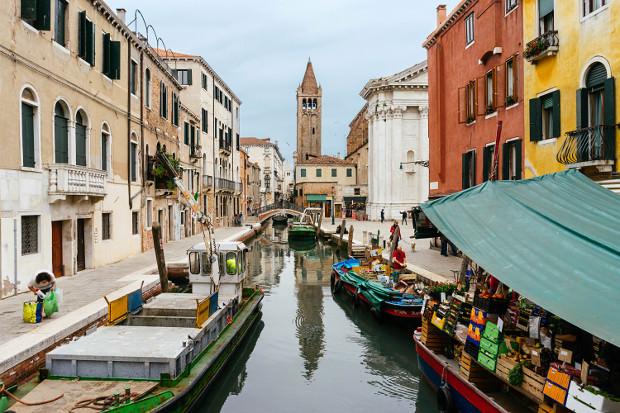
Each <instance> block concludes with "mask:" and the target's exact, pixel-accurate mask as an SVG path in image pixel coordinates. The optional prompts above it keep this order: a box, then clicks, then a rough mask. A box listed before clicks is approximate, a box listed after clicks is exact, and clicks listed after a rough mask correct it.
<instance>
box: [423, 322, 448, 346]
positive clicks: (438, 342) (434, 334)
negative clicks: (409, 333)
mask: <svg viewBox="0 0 620 413" xmlns="http://www.w3.org/2000/svg"><path fill="white" fill-rule="evenodd" d="M420 341H422V343H423V344H424V345H425V346H426V347H428V348H429V349H431V350H433V351H436V352H438V353H442V352H443V349H444V347H445V346H446V345H447V344H448V343H449V342H450V337H448V335H447V334H445V333H444V332H442V331H441V330H439V329H438V328H437V327H435V326H434V325H432V324H431V323H430V321H429V320H423V321H422V337H421V339H420Z"/></svg>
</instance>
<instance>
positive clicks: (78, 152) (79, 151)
mask: <svg viewBox="0 0 620 413" xmlns="http://www.w3.org/2000/svg"><path fill="white" fill-rule="evenodd" d="M75 163H76V164H77V165H82V166H86V126H84V125H80V124H76V125H75Z"/></svg>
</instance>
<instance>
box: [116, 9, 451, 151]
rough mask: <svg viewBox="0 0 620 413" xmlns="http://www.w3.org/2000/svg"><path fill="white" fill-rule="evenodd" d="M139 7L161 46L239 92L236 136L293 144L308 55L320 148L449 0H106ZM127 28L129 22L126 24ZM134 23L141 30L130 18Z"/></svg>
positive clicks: (409, 57)
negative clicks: (318, 90) (197, 58)
mask: <svg viewBox="0 0 620 413" xmlns="http://www.w3.org/2000/svg"><path fill="white" fill-rule="evenodd" d="M107 1H108V3H109V4H110V6H111V7H113V8H117V7H124V8H126V9H127V12H128V13H127V15H128V16H127V22H130V21H131V20H132V19H133V16H134V12H135V9H136V8H138V9H140V10H141V12H142V14H144V16H145V18H146V19H147V23H149V24H152V25H153V26H154V27H155V30H156V31H157V34H158V35H159V36H160V37H162V38H163V39H164V41H165V43H166V45H167V46H168V48H170V49H172V50H175V51H181V52H186V53H191V54H199V55H202V56H203V57H204V58H205V59H206V60H207V61H208V62H209V64H210V65H211V66H212V67H213V68H214V69H215V70H216V71H217V73H218V74H219V75H220V77H222V78H223V79H224V81H225V82H226V83H227V84H228V86H229V87H230V88H231V89H232V90H233V91H234V92H235V93H236V94H237V96H239V97H240V99H241V100H242V102H243V104H242V106H241V136H257V137H270V138H272V140H277V141H278V143H279V145H280V148H281V150H282V152H283V154H284V156H285V157H286V158H287V159H290V157H291V154H292V152H293V151H294V150H295V146H296V136H295V135H296V127H295V115H296V107H295V105H296V101H295V91H296V88H297V86H298V85H299V83H300V82H301V79H302V77H303V74H304V70H305V67H306V62H307V60H308V57H311V58H312V63H313V65H314V71H315V73H316V76H317V80H318V81H319V83H320V84H321V86H322V87H323V142H322V149H323V153H324V154H336V153H338V152H340V154H341V155H344V153H345V148H346V136H347V133H348V130H349V128H348V125H349V122H350V121H351V120H352V119H353V117H354V116H355V114H356V113H357V112H358V111H359V110H360V109H361V107H362V106H363V104H364V102H363V99H362V98H361V97H360V96H359V92H360V90H361V89H362V87H363V86H364V84H365V83H366V82H367V81H368V80H369V79H371V78H375V77H380V76H386V75H390V74H393V73H396V72H399V71H401V70H403V69H405V68H407V67H409V66H412V65H414V64H415V63H418V62H419V61H422V60H424V59H425V58H426V52H425V50H424V49H423V48H422V46H421V43H422V41H423V40H424V38H425V37H426V36H427V35H428V34H429V33H430V32H431V31H432V30H433V29H434V27H435V23H436V15H435V7H436V6H437V5H438V4H440V3H445V4H447V5H448V10H451V8H452V7H454V5H455V4H456V3H457V0H448V1H439V0H306V1H303V0H301V1H300V0H227V1H223V0H220V1H213V0H175V1H170V0H107ZM132 28H133V26H132ZM139 31H142V32H144V30H143V29H140V28H139Z"/></svg>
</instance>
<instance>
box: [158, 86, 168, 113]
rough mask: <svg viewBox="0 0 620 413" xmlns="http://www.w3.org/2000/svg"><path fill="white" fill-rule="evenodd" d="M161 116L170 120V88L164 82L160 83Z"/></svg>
mask: <svg viewBox="0 0 620 413" xmlns="http://www.w3.org/2000/svg"><path fill="white" fill-rule="evenodd" d="M159 116H161V117H162V118H164V119H167V118H168V88H167V87H166V85H165V84H164V82H162V81H160V82H159Z"/></svg>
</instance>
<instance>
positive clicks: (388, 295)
mask: <svg viewBox="0 0 620 413" xmlns="http://www.w3.org/2000/svg"><path fill="white" fill-rule="evenodd" d="M340 278H341V279H342V281H344V282H346V283H348V284H351V285H354V286H355V287H356V288H357V290H358V292H359V293H361V294H362V295H363V296H364V297H366V299H367V300H368V301H369V302H370V305H372V306H373V307H374V308H376V309H377V310H380V309H381V303H383V302H384V301H387V300H393V299H396V298H400V297H402V296H403V293H401V292H400V291H396V290H393V289H391V288H386V287H384V286H383V285H382V284H381V283H380V282H379V281H374V280H367V279H365V278H364V277H361V276H360V275H358V274H357V273H355V272H354V271H342V272H341V273H340Z"/></svg>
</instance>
